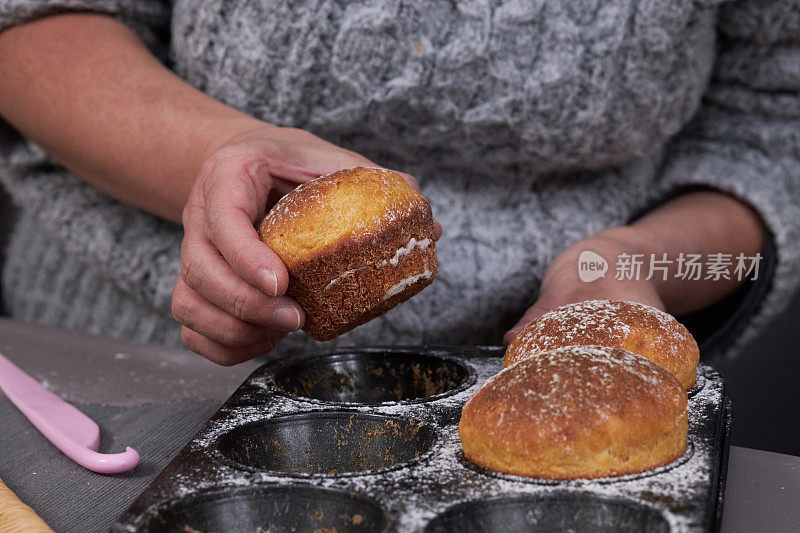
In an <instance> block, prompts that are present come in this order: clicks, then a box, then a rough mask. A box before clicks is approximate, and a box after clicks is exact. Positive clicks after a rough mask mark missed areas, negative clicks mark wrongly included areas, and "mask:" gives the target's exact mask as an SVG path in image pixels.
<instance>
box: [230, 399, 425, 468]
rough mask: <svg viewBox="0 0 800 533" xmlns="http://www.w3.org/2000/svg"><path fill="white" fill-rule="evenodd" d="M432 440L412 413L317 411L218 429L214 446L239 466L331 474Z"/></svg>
mask: <svg viewBox="0 0 800 533" xmlns="http://www.w3.org/2000/svg"><path fill="white" fill-rule="evenodd" d="M434 442H436V433H435V431H434V430H433V428H431V427H430V426H428V425H426V424H424V423H423V422H420V421H418V420H414V419H411V418H404V417H399V416H385V415H377V414H366V413H358V412H349V411H334V412H327V411H317V412H309V413H300V414H294V415H286V416H279V417H275V418H271V419H268V420H261V421H257V422H251V423H248V424H245V425H242V426H240V427H238V428H235V429H233V430H231V431H229V432H227V433H225V434H223V435H222V436H221V437H220V438H219V439H218V440H217V442H216V450H217V452H218V453H219V455H220V456H221V458H222V459H223V461H225V462H227V463H228V464H230V465H231V466H234V467H236V468H239V469H242V470H249V471H269V472H271V473H277V474H284V475H294V476H301V477H304V476H309V475H327V476H336V475H354V474H357V473H367V472H374V471H381V470H386V469H391V468H393V467H396V466H398V465H402V464H406V463H408V462H411V461H414V460H416V459H417V458H419V457H420V456H422V455H424V454H425V453H426V452H427V451H428V450H430V449H431V447H432V446H433V444H434Z"/></svg>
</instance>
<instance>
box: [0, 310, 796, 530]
mask: <svg viewBox="0 0 800 533" xmlns="http://www.w3.org/2000/svg"><path fill="white" fill-rule="evenodd" d="M0 352H2V353H3V354H4V355H5V356H7V357H8V358H9V359H11V360H12V361H14V362H15V363H16V364H17V365H18V366H20V367H21V368H22V369H23V370H25V371H26V372H28V373H29V374H31V375H33V376H34V377H35V378H36V379H38V380H40V381H41V382H42V383H44V384H45V386H47V387H48V388H50V389H51V390H52V391H54V392H55V393H57V394H59V395H60V396H61V397H62V398H64V399H65V400H68V401H70V402H72V403H73V404H75V405H76V406H77V407H78V408H79V409H81V410H82V411H83V412H85V413H86V414H87V415H89V416H91V417H92V418H94V420H95V421H96V422H97V423H98V424H99V425H100V428H101V443H100V446H101V450H100V451H101V452H107V453H114V452H120V451H122V450H124V448H125V446H127V445H130V446H132V447H134V448H136V449H137V450H138V451H139V452H140V454H141V455H142V462H141V464H140V465H139V466H138V467H137V468H136V469H135V470H134V471H133V472H129V473H127V474H124V475H119V476H106V475H100V474H94V473H92V472H89V471H87V470H84V469H83V468H81V467H79V466H77V465H76V464H75V463H73V462H72V461H70V460H69V459H68V458H67V457H66V456H64V455H63V454H62V453H61V452H59V451H58V450H57V449H56V448H54V447H53V446H52V445H50V444H49V443H48V442H47V441H46V440H45V439H44V437H43V436H42V435H41V434H39V433H38V431H36V429H35V428H33V426H32V425H31V424H30V423H29V422H28V421H27V420H26V419H25V418H24V417H23V416H22V414H21V413H19V412H18V411H17V410H16V409H15V408H14V406H13V405H12V404H11V402H9V401H8V400H7V399H6V398H5V397H2V396H0V428H3V429H2V431H0V478H2V479H3V481H4V482H5V483H6V484H7V485H8V486H9V487H10V488H11V489H12V490H13V491H14V492H16V494H17V495H18V496H19V497H20V498H21V499H22V500H23V501H24V502H25V503H27V504H28V505H30V506H31V507H33V508H34V509H35V510H36V511H37V512H38V513H39V514H40V515H41V516H42V518H44V519H45V521H47V522H48V523H49V524H50V525H51V527H53V528H54V529H55V530H56V531H59V532H61V531H79V532H92V531H106V530H107V528H108V526H109V525H110V524H111V522H113V521H114V519H115V518H116V517H117V515H119V514H120V513H121V512H122V511H123V510H124V509H125V508H127V506H128V505H129V504H130V503H131V502H132V501H133V499H134V498H135V497H136V496H137V495H138V494H139V493H140V492H141V491H142V490H143V489H144V488H145V487H146V486H147V485H148V484H149V483H150V481H152V479H153V478H154V477H155V476H156V475H157V474H158V472H159V471H160V470H161V469H162V468H163V467H164V466H166V464H167V463H168V462H169V461H170V460H171V459H172V458H173V457H174V456H175V454H177V453H178V451H179V450H180V449H181V448H182V447H183V446H184V445H185V444H186V443H187V442H188V441H189V439H191V437H192V436H193V435H194V434H195V433H196V432H197V430H198V429H199V428H200V426H202V425H203V423H205V421H206V420H207V419H208V418H209V417H210V416H211V415H212V414H213V413H214V412H215V411H216V410H217V408H218V407H219V406H220V405H222V403H223V402H224V401H225V400H226V399H227V398H228V396H229V395H230V394H231V393H232V392H233V391H234V390H235V389H236V388H237V387H238V385H239V384H240V383H241V382H242V381H243V380H244V379H245V378H246V377H247V376H248V375H249V374H250V372H252V371H253V370H254V369H255V368H256V367H257V366H259V364H260V362H256V361H251V362H248V363H246V364H243V365H239V366H237V367H233V368H223V367H219V366H216V365H214V364H212V363H210V362H208V361H206V360H205V359H203V358H201V357H200V356H197V355H194V354H192V353H190V352H187V351H182V350H168V349H164V348H160V347H154V346H146V345H140V344H135V343H131V342H127V341H120V340H115V339H109V338H107V337H99V336H92V335H85V334H80V333H73V332H67V331H63V330H59V329H55V328H45V327H41V326H33V325H28V324H24V323H21V322H17V321H12V320H6V319H0ZM735 431H736V406H735V405H734V432H735ZM798 502H800V458H798V457H793V456H789V455H782V454H777V453H771V452H765V451H758V450H752V449H748V448H739V447H731V452H730V463H729V470H728V483H727V489H726V497H725V507H724V514H723V524H722V531H723V532H725V533H728V532H738V531H754V530H759V531H765V530H775V531H788V530H800V505H798Z"/></svg>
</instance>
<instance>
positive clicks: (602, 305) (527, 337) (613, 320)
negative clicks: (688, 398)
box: [505, 300, 699, 387]
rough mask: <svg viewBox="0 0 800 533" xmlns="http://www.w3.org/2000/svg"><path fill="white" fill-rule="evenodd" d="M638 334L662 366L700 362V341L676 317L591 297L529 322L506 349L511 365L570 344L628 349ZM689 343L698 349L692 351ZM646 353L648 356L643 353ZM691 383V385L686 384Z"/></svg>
mask: <svg viewBox="0 0 800 533" xmlns="http://www.w3.org/2000/svg"><path fill="white" fill-rule="evenodd" d="M634 330H636V331H637V332H639V333H638V334H639V335H645V334H646V335H648V337H647V345H648V347H649V348H650V349H651V350H652V351H653V352H654V353H656V354H658V359H657V360H656V361H657V362H658V363H659V364H662V365H663V366H664V367H666V368H668V369H669V370H670V371H673V372H676V371H678V370H679V369H680V368H681V367H682V366H683V365H685V364H686V361H687V360H688V361H689V364H690V365H694V364H696V362H697V358H698V356H699V355H698V352H697V344H696V343H695V341H694V339H693V338H692V336H691V334H690V333H689V331H688V330H687V329H686V328H685V327H684V326H683V325H681V324H680V322H678V321H677V320H676V319H675V318H674V317H672V315H670V314H668V313H665V312H663V311H661V310H659V309H656V308H654V307H651V306H649V305H644V304H640V303H637V302H627V301H610V300H588V301H584V302H578V303H572V304H568V305H564V306H561V307H559V308H557V309H555V310H553V311H550V312H549V313H545V314H544V315H542V316H541V317H539V318H538V319H536V320H534V321H532V322H531V323H530V324H528V325H527V326H525V328H523V330H522V331H521V332H520V333H519V335H518V336H517V337H516V338H515V339H514V341H513V342H512V343H511V346H509V349H508V351H507V353H506V361H505V364H506V365H510V364H513V363H515V362H517V361H520V360H522V359H525V358H526V357H530V356H531V355H533V354H535V353H538V352H541V351H546V350H550V349H552V348H557V347H560V346H569V345H591V344H596V345H603V346H612V347H616V348H624V347H625V346H626V343H627V342H629V341H631V340H632V339H634V338H635V336H636V333H634ZM687 346H688V347H691V351H692V352H693V353H691V354H689V353H687ZM642 355H644V354H642ZM685 385H686V386H687V387H688V386H689V385H690V384H685Z"/></svg>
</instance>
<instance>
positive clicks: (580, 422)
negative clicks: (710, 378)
mask: <svg viewBox="0 0 800 533" xmlns="http://www.w3.org/2000/svg"><path fill="white" fill-rule="evenodd" d="M476 400H480V402H481V404H480V408H472V403H473V402H475V401H476ZM632 404H635V408H632ZM686 404H687V400H686V393H685V392H684V390H683V388H682V387H681V385H680V384H679V383H678V382H677V381H676V380H675V379H674V378H673V376H672V375H671V374H670V373H669V372H668V371H667V370H665V369H664V368H662V367H660V366H659V365H657V364H655V363H653V362H652V361H650V360H648V359H645V358H644V357H640V356H638V355H634V354H632V353H630V352H626V351H624V350H618V349H615V348H608V347H602V346H568V347H563V348H556V349H554V350H551V351H548V352H542V353H539V354H537V355H536V356H534V357H530V358H528V359H525V360H523V361H520V362H518V363H516V364H514V365H511V366H509V367H506V368H505V369H504V370H503V371H502V372H500V373H499V374H498V375H496V376H494V377H493V378H491V379H489V380H487V382H486V383H485V384H484V386H483V387H481V389H480V390H479V391H478V393H476V394H475V396H473V397H472V398H470V400H469V402H468V403H467V406H465V411H469V413H470V416H469V417H467V418H466V420H468V421H469V422H468V424H469V426H470V427H471V430H472V431H473V432H478V433H479V434H483V433H486V434H487V435H489V436H490V437H491V436H493V435H496V437H494V438H493V441H494V442H495V443H496V445H497V449H504V450H506V451H505V452H502V453H503V454H506V453H510V452H508V450H511V449H513V450H517V446H518V439H519V436H520V434H519V433H518V431H520V430H521V428H525V429H526V432H525V433H524V434H525V435H526V437H525V438H526V439H530V442H526V446H525V450H521V449H520V450H518V451H517V452H514V455H519V454H527V453H529V451H528V450H530V448H537V442H539V441H541V443H542V444H543V445H549V443H552V442H553V441H556V442H562V443H563V446H564V447H565V448H567V449H571V448H572V447H573V445H576V446H582V444H581V443H582V442H583V441H584V439H585V438H586V435H587V434H591V432H592V431H595V430H596V431H599V432H600V434H603V433H604V432H605V429H603V428H604V426H605V423H606V421H608V420H609V419H613V423H614V424H617V423H619V421H620V420H626V419H628V418H631V417H633V418H634V419H635V418H638V416H639V413H640V412H642V411H645V412H653V413H656V414H657V417H658V420H663V421H664V422H663V423H665V424H669V427H670V428H673V429H675V430H677V428H679V427H680V424H681V423H683V422H682V421H683V416H684V413H685V410H686ZM531 429H535V433H534V434H531V433H529V432H528V431H529V430H531ZM658 431H659V433H660V432H661V431H663V428H662V429H659V430H658ZM597 452H598V453H599V452H600V450H599V449H598V450H597ZM530 453H533V454H535V452H532V451H531V452H530Z"/></svg>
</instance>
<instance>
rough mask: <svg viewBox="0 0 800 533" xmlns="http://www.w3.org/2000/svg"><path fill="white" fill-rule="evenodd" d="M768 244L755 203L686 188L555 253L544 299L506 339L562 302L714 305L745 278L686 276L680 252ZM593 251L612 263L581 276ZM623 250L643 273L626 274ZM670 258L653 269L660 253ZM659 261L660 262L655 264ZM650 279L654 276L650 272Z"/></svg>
mask: <svg viewBox="0 0 800 533" xmlns="http://www.w3.org/2000/svg"><path fill="white" fill-rule="evenodd" d="M763 246H764V228H763V225H762V223H761V220H760V219H759V217H758V215H757V214H756V213H755V211H753V210H752V209H751V208H750V206H749V205H747V204H745V203H744V202H742V201H740V200H737V199H736V198H733V197H731V196H728V195H726V194H723V193H720V192H716V191H712V190H698V191H694V192H687V193H685V194H683V195H680V196H677V197H675V198H673V199H672V200H670V201H668V202H666V203H664V204H663V205H661V206H659V207H658V208H656V209H654V210H653V211H651V212H649V213H648V214H647V215H645V216H644V217H642V218H640V219H639V220H637V221H636V222H634V223H633V224H631V225H629V226H621V227H617V228H612V229H610V230H607V231H604V232H602V233H598V234H597V235H594V236H592V237H589V238H587V239H584V240H582V241H579V242H577V243H575V244H573V245H571V246H569V247H568V248H567V249H565V250H564V251H563V252H561V254H559V255H558V257H556V259H555V260H554V261H553V262H552V264H551V265H550V267H549V268H548V270H547V273H546V274H545V276H544V278H543V279H542V284H541V287H540V289H539V298H538V299H537V301H536V302H535V303H534V304H533V306H531V307H530V309H528V311H527V312H526V313H525V315H524V316H523V317H522V318H521V319H520V321H519V322H518V323H517V324H516V325H515V326H514V327H513V328H511V330H509V332H508V333H506V335H505V337H504V338H503V340H504V342H505V343H506V344H508V343H510V342H511V341H512V340H513V339H514V337H516V335H517V333H519V331H520V330H521V329H522V328H523V327H524V326H525V325H526V324H527V323H528V322H530V321H531V320H534V319H535V318H537V317H539V316H540V315H542V314H543V313H546V312H547V311H550V310H552V309H555V308H556V307H559V306H561V305H565V304H568V303H573V302H580V301H584V300H594V299H608V300H631V301H634V302H639V303H643V304H647V305H651V306H653V307H656V308H658V309H661V310H664V311H667V312H669V313H672V314H673V315H682V314H685V313H691V312H694V311H698V310H700V309H703V308H705V307H708V306H709V305H712V304H714V303H716V302H718V301H719V300H721V299H722V298H724V297H725V296H727V295H728V294H731V293H732V292H733V291H735V290H736V289H737V288H738V287H739V286H741V285H742V284H743V283H744V282H745V281H747V280H746V279H739V278H737V277H735V276H730V277H729V278H728V279H725V278H719V279H709V278H708V277H705V276H703V277H702V278H701V279H691V278H687V277H686V276H680V275H679V272H678V268H679V267H678V262H677V261H676V258H678V257H679V255H680V254H681V253H684V254H699V255H700V256H702V257H708V256H709V255H710V254H727V255H728V256H729V257H731V258H736V257H737V256H738V255H740V254H743V255H744V256H745V257H754V256H755V255H756V254H758V253H759V252H761V250H762V248H763ZM587 250H589V251H592V252H594V253H596V254H598V255H600V256H601V257H602V258H603V259H605V260H606V261H607V262H608V264H609V269H608V271H607V272H606V273H605V276H604V277H600V278H597V279H595V280H593V281H582V280H581V279H580V277H579V275H578V261H579V257H580V255H581V253H583V252H584V251H587ZM621 254H629V255H628V257H632V256H638V257H640V258H641V259H642V264H641V271H640V274H639V275H633V276H630V275H625V276H619V277H620V278H622V279H617V277H618V276H616V271H615V268H614V264H615V263H616V262H617V260H618V258H619V257H620V255H621ZM664 254H666V257H667V261H666V264H659V265H658V267H659V269H660V268H666V270H664V271H661V270H656V268H654V269H653V272H654V274H655V275H653V276H650V275H649V273H650V264H651V261H652V260H653V259H655V260H657V261H661V260H663V258H664ZM653 265H654V266H655V265H656V264H655V263H653ZM648 277H649V278H650V279H647V278H648Z"/></svg>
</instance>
